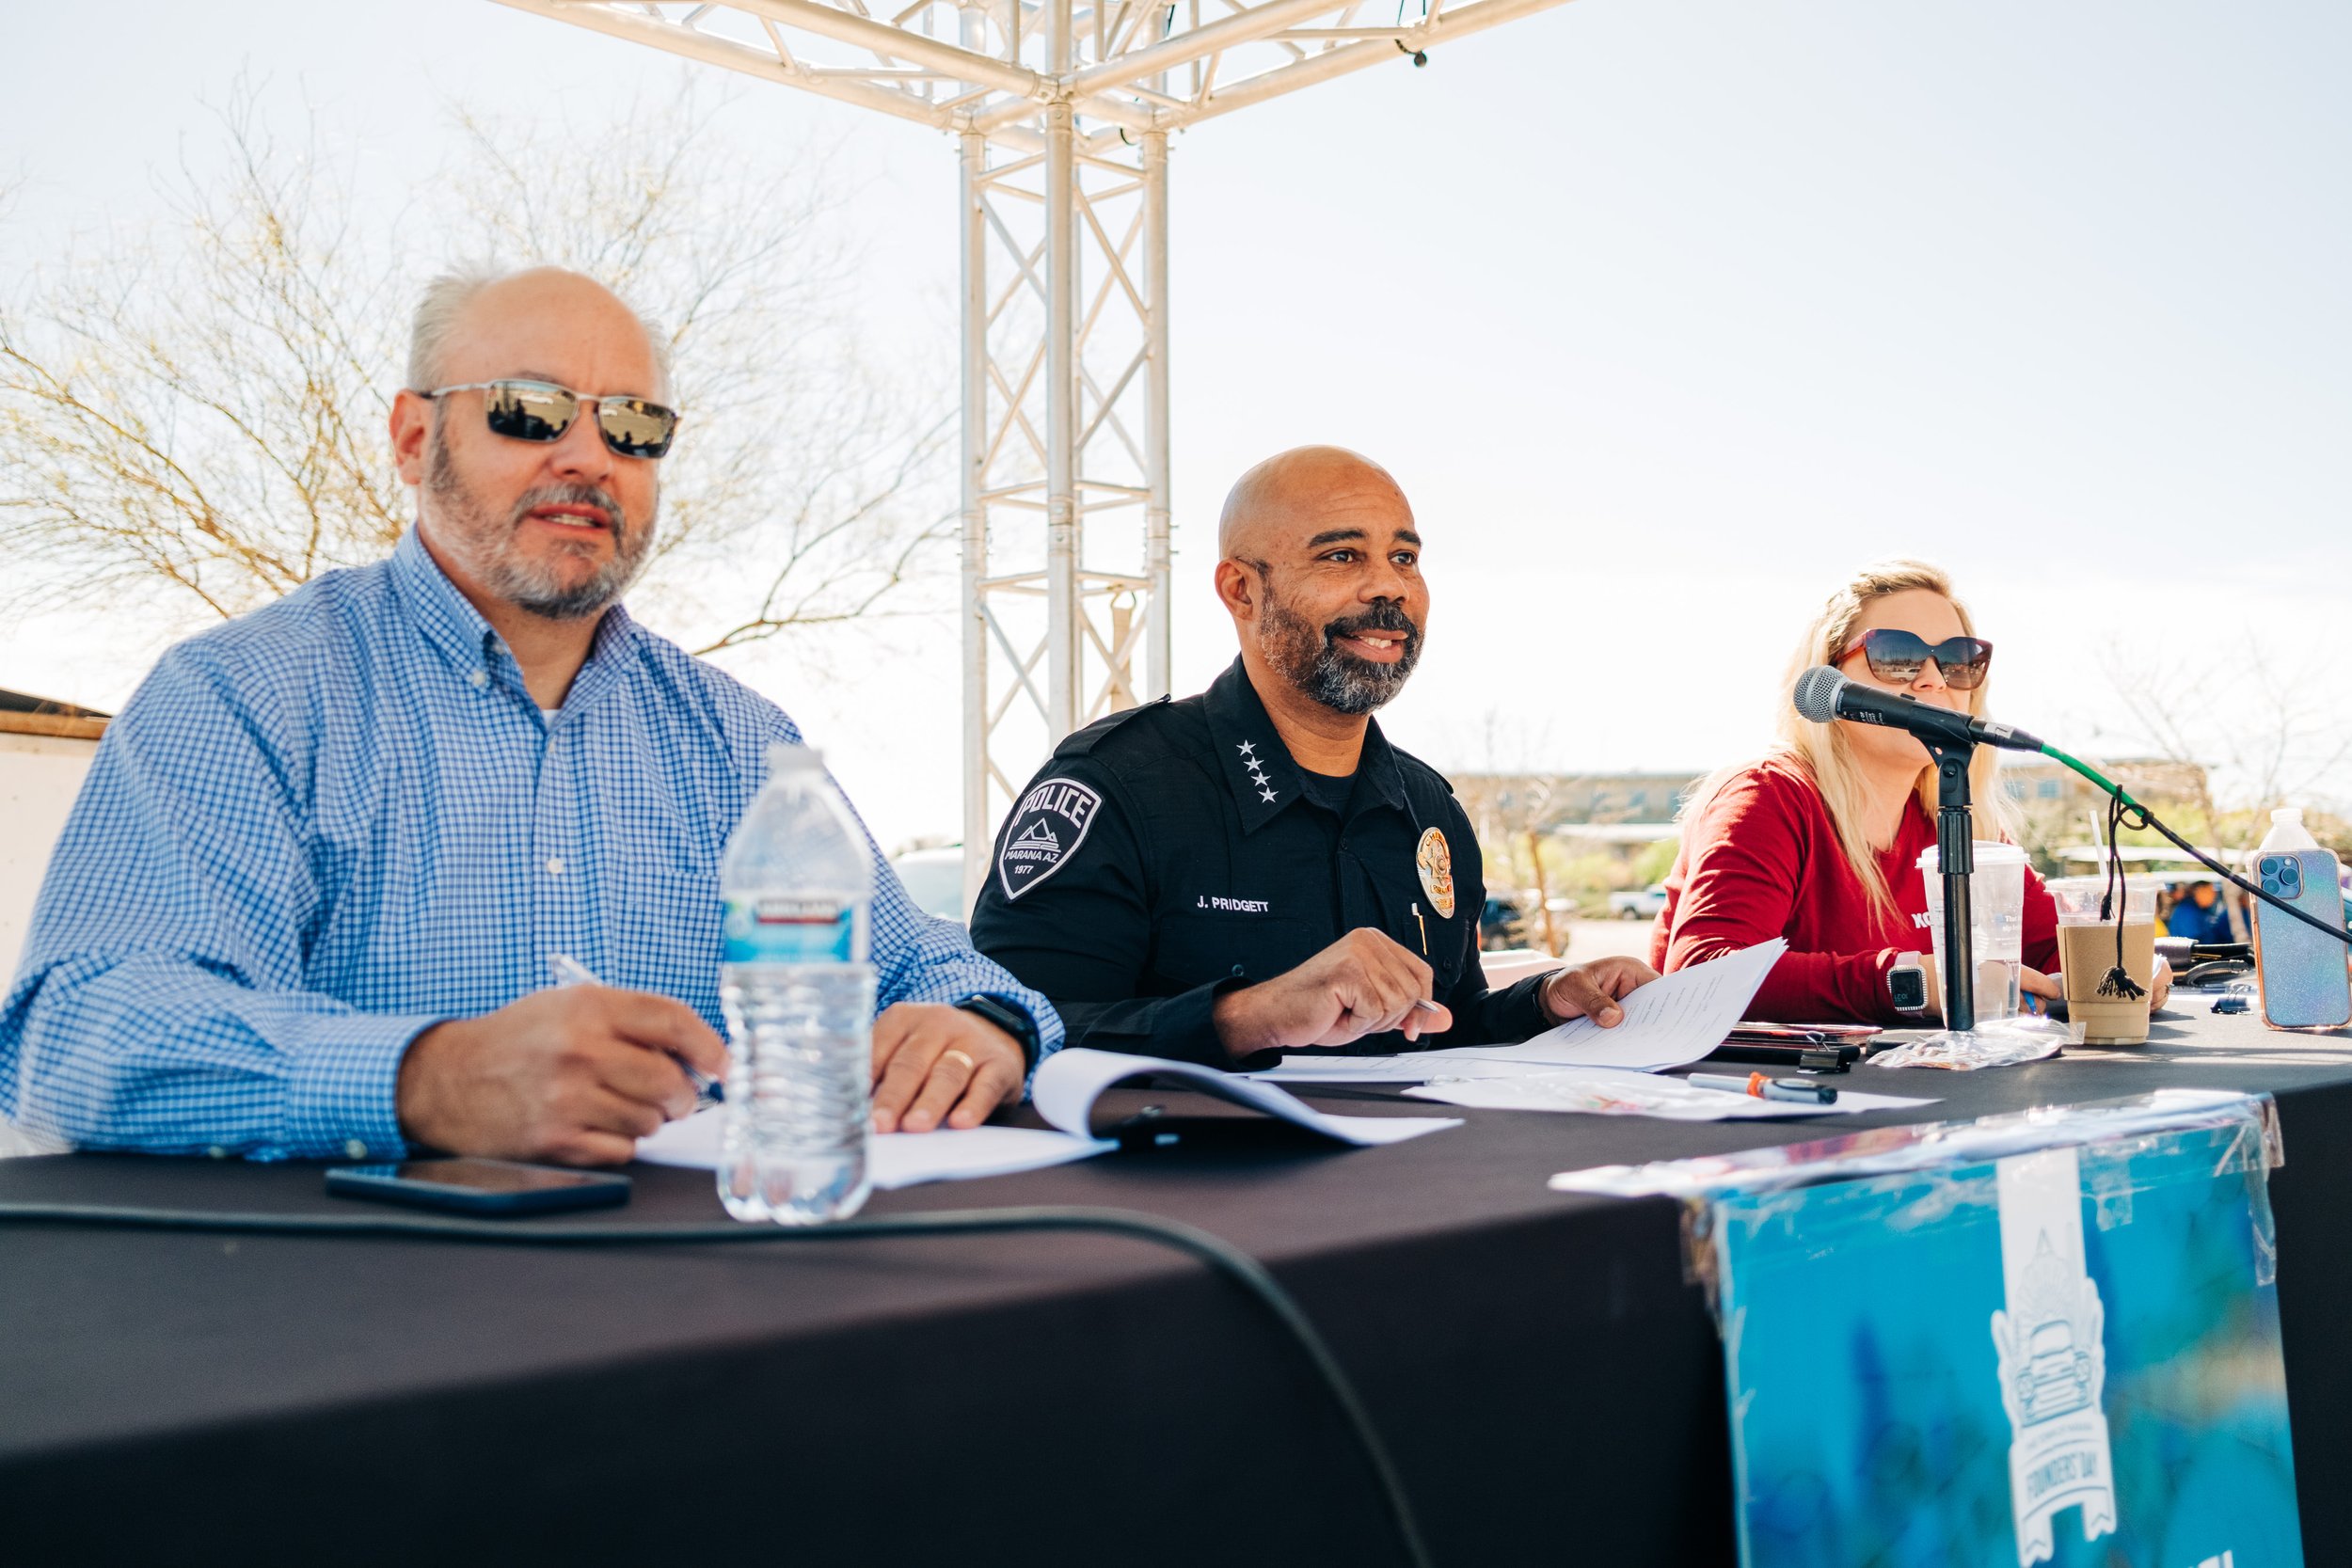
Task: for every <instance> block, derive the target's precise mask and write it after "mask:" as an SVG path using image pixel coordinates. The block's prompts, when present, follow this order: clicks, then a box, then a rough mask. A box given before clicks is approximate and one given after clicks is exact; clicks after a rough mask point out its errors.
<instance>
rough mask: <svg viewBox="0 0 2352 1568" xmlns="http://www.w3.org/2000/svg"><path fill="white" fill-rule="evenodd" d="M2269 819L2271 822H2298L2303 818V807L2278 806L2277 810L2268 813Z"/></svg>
mask: <svg viewBox="0 0 2352 1568" xmlns="http://www.w3.org/2000/svg"><path fill="white" fill-rule="evenodd" d="M2270 820H2272V821H2273V822H2300V821H2302V820H2303V808H2302V807H2301V806H2280V808H2279V809H2278V810H2277V811H2274V812H2272V813H2271V814H2270Z"/></svg>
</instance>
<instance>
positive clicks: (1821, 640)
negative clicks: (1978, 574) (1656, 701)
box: [1682, 561, 2014, 917]
mask: <svg viewBox="0 0 2352 1568" xmlns="http://www.w3.org/2000/svg"><path fill="white" fill-rule="evenodd" d="M1922 589H1923V590H1925V591H1926V592H1928V593H1931V594H1936V595H1937V596H1939V597H1940V598H1942V599H1943V600H1945V602H1947V604H1949V605H1950V606H1951V607H1952V610H1953V612H1954V613H1955V614H1957V615H1958V616H1959V617H1960V628H1961V630H1962V631H1963V632H1964V633H1966V634H1967V635H1968V636H1970V637H1974V636H1975V635H1976V633H1977V626H1976V622H1975V621H1974V620H1973V619H1972V618H1971V617H1970V616H1969V613H1968V607H1967V606H1966V605H1964V604H1963V603H1962V602H1961V600H1960V596H1959V595H1958V594H1954V593H1953V592H1952V579H1951V577H1950V576H1949V574H1947V572H1946V571H1945V570H1944V569H1943V568H1942V567H1941V566H1935V565H1931V564H1930V563H1929V562H1924V561H1881V562H1873V563H1871V564H1870V565H1867V566H1865V567H1863V568H1862V570H1860V571H1859V572H1856V573H1855V574H1854V575H1853V576H1852V577H1851V578H1849V579H1847V581H1846V582H1845V583H1844V584H1843V585H1842V586H1840V587H1839V588H1838V590H1837V591H1836V593H1834V594H1831V595H1830V596H1829V598H1828V599H1827V600H1826V601H1825V602H1824V603H1823V604H1822V606H1821V608H1820V612H1819V613H1818V614H1816V615H1815V616H1814V617H1813V622H1812V624H1811V625H1810V626H1806V627H1805V630H1804V637H1802V638H1801V639H1799V641H1798V642H1797V646H1796V650H1795V652H1794V653H1793V654H1792V655H1791V656H1790V657H1789V660H1788V669H1787V670H1786V671H1785V672H1784V673H1783V674H1782V677H1781V683H1780V689H1781V690H1782V691H1783V692H1787V691H1788V690H1790V689H1793V688H1794V687H1795V686H1796V684H1797V677H1798V676H1799V675H1801V674H1803V673H1804V672H1805V671H1806V670H1808V669H1810V668H1812V667H1813V666H1814V665H1816V664H1832V663H1835V662H1836V658H1837V656H1838V655H1840V654H1842V653H1844V652H1846V650H1847V649H1849V648H1851V646H1852V645H1853V641H1854V635H1855V633H1854V628H1855V626H1857V625H1859V624H1860V622H1861V620H1862V616H1863V612H1864V611H1865V610H1867V609H1868V608H1869V607H1870V606H1871V605H1872V604H1873V603H1875V602H1877V601H1878V600H1880V599H1883V598H1885V597H1887V596H1888V595H1889V594H1903V593H1909V592H1912V591H1914V590H1922ZM1992 685H1993V683H1992V680H1991V679H1990V678H1989V677H1988V678H1987V679H1985V680H1984V681H1981V682H1979V684H1978V686H1977V687H1976V689H1974V690H1971V691H1960V690H1958V689H1955V692H1954V694H1955V695H1957V696H1958V697H1960V698H1961V700H1962V704H1963V711H1965V712H1966V713H1968V714H1969V715H1970V716H1971V717H1972V718H1982V717H1983V716H1984V714H1985V712H1986V705H1987V702H1988V700H1989V698H1990V695H1991V691H1992ZM1773 728H1774V732H1775V736H1776V738H1777V744H1776V745H1775V746H1774V748H1773V752H1772V755H1773V756H1775V757H1777V758H1779V759H1780V760H1783V761H1787V762H1790V763H1793V764H1795V765H1796V766H1797V767H1798V768H1802V769H1803V770H1804V773H1805V775H1806V777H1808V778H1809V779H1811V780H1812V781H1813V787H1814V788H1816V789H1818V790H1820V794H1821V803H1822V804H1823V805H1824V806H1825V807H1827V808H1828V810H1829V819H1830V825H1831V826H1832V827H1833V828H1834V829H1836V833H1837V846H1838V847H1839V848H1840V849H1842V850H1844V851H1845V856H1846V863H1847V864H1848V865H1850V866H1851V867H1852V869H1853V874H1854V877H1855V879H1857V880H1859V881H1860V882H1861V883H1862V888H1863V892H1864V893H1865V894H1867V895H1868V896H1869V900H1870V905H1871V908H1872V909H1873V910H1875V911H1878V912H1879V914H1880V915H1882V916H1883V917H1884V916H1892V915H1893V914H1894V913H1895V895H1894V893H1893V891H1892V890H1891V889H1889V888H1888V887H1887V885H1886V879H1885V877H1884V876H1883V875H1882V874H1881V873H1880V871H1879V858H1878V850H1879V849H1880V848H1883V847H1884V846H1873V845H1872V844H1871V843H1870V835H1869V829H1868V827H1867V824H1866V823H1865V821H1864V811H1863V804H1864V791H1863V784H1862V777H1861V773H1860V771H1859V769H1857V768H1855V766H1854V756H1853V743H1852V741H1851V740H1850V739H1848V738H1847V733H1846V727H1845V725H1844V724H1842V723H1835V722H1833V723H1827V724H1819V723H1815V722H1814V721H1811V720H1809V719H1806V718H1804V717H1803V716H1801V715H1800V714H1799V713H1798V712H1797V710H1796V708H1795V707H1794V705H1791V704H1790V703H1788V701H1786V700H1785V699H1784V701H1783V702H1782V703H1781V708H1780V718H1779V721H1778V722H1777V723H1776V724H1775V725H1774V726H1773ZM1751 766H1753V765H1752V764H1740V765H1737V766H1734V767H1730V768H1722V769H1719V770H1718V771H1716V772H1714V773H1711V774H1709V775H1708V777H1707V778H1706V779H1705V780H1703V781H1702V782H1701V783H1700V784H1699V786H1698V787H1697V788H1696V789H1693V790H1692V792H1691V798H1690V800H1689V801H1688V802H1687V803H1686V804H1685V805H1684V806H1683V808H1682V840H1683V846H1684V848H1685V851H1686V853H1687V851H1688V849H1689V847H1690V844H1691V839H1692V833H1693V832H1694V831H1695V829H1696V826H1697V823H1698V820H1699V818H1700V816H1703V815H1704V814H1705V812H1706V810H1707V808H1708V805H1710V804H1711V803H1712V802H1713V801H1714V799H1715V797H1716V796H1717V795H1719V794H1721V793H1722V791H1723V788H1724V784H1728V783H1729V782H1730V781H1731V780H1732V779H1734V778H1736V777H1738V776H1739V775H1740V774H1741V773H1744V772H1746V771H1747V770H1748V768H1749V767H1751ZM1999 767H2000V756H1999V754H1998V753H1997V752H1995V751H1994V749H1993V748H1992V747H1990V746H1983V747H1979V748H1978V750H1977V754H1976V756H1975V757H1974V758H1973V759H1972V760H1971V761H1970V763H1969V767H1968V786H1969V794H1970V796H1971V797H1972V799H1973V800H1974V802H1975V805H1976V810H1977V820H1978V829H1977V832H1978V836H1979V837H1997V838H2002V839H2008V838H2011V837H2013V836H2014V835H2013V833H2012V832H2011V823H2012V817H2013V816H2014V813H2013V812H2012V810H2011V808H2010V803H2009V799H2008V797H2007V796H2005V795H2003V794H2002V793H2001V792H2000V790H1999V789H1998V788H1997V787H1995V779H1994V775H1995V772H1996V770H1997V769H1998V768H1999ZM1913 792H1914V793H1915V795H1916V796H1917V797H1918V799H1919V803H1920V804H1921V805H1922V806H1924V807H1925V808H1926V809H1927V810H1928V812H1929V813H1930V814H1931V815H1932V814H1933V812H1934V811H1935V807H1936V787H1935V767H1934V765H1933V764H1932V763H1925V764H1922V765H1921V767H1920V768H1919V777H1918V780H1917V782H1916V783H1915V784H1914V785H1913ZM1987 829H1990V830H1991V831H1990V832H1987Z"/></svg>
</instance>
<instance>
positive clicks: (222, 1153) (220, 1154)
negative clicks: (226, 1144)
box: [204, 1144, 229, 1160]
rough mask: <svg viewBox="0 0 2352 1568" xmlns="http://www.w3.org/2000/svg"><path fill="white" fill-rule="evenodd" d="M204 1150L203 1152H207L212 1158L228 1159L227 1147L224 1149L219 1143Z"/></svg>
mask: <svg viewBox="0 0 2352 1568" xmlns="http://www.w3.org/2000/svg"><path fill="white" fill-rule="evenodd" d="M204 1152H205V1153H206V1154H208V1155H210V1156H212V1157H213V1158H214V1159H215V1160H226V1159H228V1158H229V1151H228V1150H227V1149H225V1148H221V1147H220V1145H218V1144H215V1145H214V1146H213V1147H212V1148H208V1149H206V1150H205V1151H204Z"/></svg>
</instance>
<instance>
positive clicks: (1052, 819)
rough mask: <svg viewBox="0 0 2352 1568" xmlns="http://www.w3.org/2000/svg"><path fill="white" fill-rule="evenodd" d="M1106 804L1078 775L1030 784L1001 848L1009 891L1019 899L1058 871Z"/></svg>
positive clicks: (1002, 876) (1001, 878)
mask: <svg viewBox="0 0 2352 1568" xmlns="http://www.w3.org/2000/svg"><path fill="white" fill-rule="evenodd" d="M1102 806H1103V797H1102V796H1101V795H1100V794H1099V793H1097V792H1096V790H1095V789H1094V788H1093V786H1092V785H1090V784H1080V783H1079V782H1078V781H1077V780H1075V779H1064V778H1052V779H1040V780H1038V782H1037V783H1035V784H1031V785H1030V786H1029V792H1028V793H1027V794H1026V795H1024V796H1023V797H1021V803H1020V804H1019V805H1017V806H1015V807H1014V808H1013V812H1012V817H1011V819H1010V820H1009V821H1008V822H1007V823H1006V824H1005V836H1004V838H1003V839H1002V840H1000V841H999V843H998V846H997V849H996V881H997V884H998V885H999V886H1001V887H1002V888H1003V889H1004V890H1005V896H1006V897H1007V898H1018V897H1020V896H1021V895H1023V894H1025V893H1026V892H1028V891H1029V890H1030V889H1032V888H1034V887H1036V886H1037V885H1038V884H1039V883H1040V882H1041V881H1043V880H1045V879H1046V878H1048V877H1051V876H1052V875H1053V874H1054V873H1055V872H1057V871H1059V870H1060V869H1061V868H1062V866H1063V864H1064V863H1067V862H1068V861H1069V859H1070V857H1071V856H1073V855H1074V854H1076V853H1077V852H1078V846H1079V845H1081V844H1083V843H1085V842H1086V836H1087V830H1088V829H1089V828H1091V827H1093V826H1094V814H1095V813H1096V812H1098V811H1100V810H1101V809H1102Z"/></svg>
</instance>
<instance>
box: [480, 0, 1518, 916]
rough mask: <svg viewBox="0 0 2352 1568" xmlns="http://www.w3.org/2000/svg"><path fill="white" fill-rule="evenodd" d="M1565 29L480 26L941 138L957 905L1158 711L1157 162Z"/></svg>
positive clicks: (1329, 13) (1015, 10)
mask: <svg viewBox="0 0 2352 1568" xmlns="http://www.w3.org/2000/svg"><path fill="white" fill-rule="evenodd" d="M885 3H890V0H885ZM500 4H501V5H505V6H510V7H512V8H516V9H517V10H524V11H531V12H533V13H535V14H537V15H541V16H547V17H552V18H554V19H556V20H558V21H562V22H568V23H571V24H574V25H577V26H581V27H588V28H592V29H594V30H596V31H597V32H600V33H605V34H608V35H611V36H612V37H615V38H620V39H626V40H629V41H631V42H634V43H640V44H644V45H647V46H649V47H652V48H656V49H660V50H663V51H665V52H667V53H670V54H673V55H679V56H682V57H684V58H687V59H691V60H696V61H699V62H701V63H703V64H706V65H712V66H717V67H720V68H721V69H723V70H727V71H738V72H739V73H742V74H744V75H748V76H753V77H756V78H758V79H759V80H761V81H766V82H774V83H778V84H781V85H783V86H786V87H798V88H800V89H802V90H803V91H805V92H813V93H818V94H819V95H821V96H823V97H827V98H832V99H836V100H839V101H840V102H842V103H853V104H856V105H857V106H859V107H860V108H866V109H872V110H875V111H877V112H879V113H882V114H888V115H895V116H897V117H898V118H899V119H910V120H914V122H916V123H917V124H921V125H928V126H930V127H932V128H933V129H935V130H940V131H945V132H947V133H950V134H952V135H955V136H956V137H957V140H958V145H959V152H960V156H961V179H960V180H959V182H958V187H957V190H958V201H959V204H960V205H959V221H958V225H957V233H958V245H959V247H960V250H961V261H962V272H961V304H962V318H963V319H962V331H961V364H962V376H961V386H962V402H963V422H962V441H961V465H960V468H961V507H962V512H961V538H962V611H961V613H962V626H963V687H962V697H963V770H962V783H963V844H964V896H965V901H966V904H967V905H968V904H969V902H970V900H971V899H972V898H973V897H975V896H977V894H978V891H979V888H980V884H981V880H982V879H983V878H984V877H985V876H986V874H987V864H988V849H989V844H990V840H991V838H992V836H993V829H994V825H995V822H996V820H997V818H998V817H999V816H1000V815H1001V814H1002V813H1003V811H1004V810H1005V809H1006V808H1008V807H1009V805H1010V804H1011V803H1012V800H1013V792H1014V791H1015V790H1016V789H1018V788H1019V787H1020V784H1021V783H1022V781H1024V780H1025V779H1026V778H1027V776H1028V775H1029V773H1030V772H1031V770H1032V769H1033V768H1035V767H1036V765H1037V764H1038V763H1039V762H1040V761H1041V760H1042V759H1043V757H1044V756H1045V754H1046V752H1048V750H1050V748H1051V747H1052V745H1053V744H1054V743H1055V742H1056V741H1057V740H1059V739H1060V738H1061V736H1064V735H1067V734H1068V733H1069V732H1070V731H1071V730H1073V729H1074V728H1076V727H1077V726H1079V725H1081V724H1084V723H1087V722H1089V721H1091V720H1094V719H1096V718H1099V717H1101V716H1103V715H1104V714H1105V713H1109V712H1113V711H1116V710H1118V709H1120V708H1122V707H1128V706H1132V705H1135V704H1136V703H1138V702H1144V701H1149V700H1150V699H1151V698H1152V697H1156V696H1158V695H1160V694H1162V693H1164V692H1166V691H1167V690H1168V679H1169V666H1170V646H1169V637H1168V631H1169V622H1168V562H1169V523H1170V517H1171V513H1172V507H1171V490H1170V483H1169V461H1168V135H1169V134H1170V133H1172V132H1175V131H1179V130H1182V129H1184V127H1186V126H1189V125H1194V124H1198V123H1200V122H1201V121H1203V120H1206V119H1215V118H1216V117H1217V116H1220V115H1226V114H1231V113H1232V112H1233V111H1234V110H1236V109H1242V108H1247V107H1248V106H1249V105H1250V104H1253V103H1264V102H1266V101H1267V100H1268V99H1272V98H1277V97H1280V96H1281V95H1283V94H1285V93H1290V92H1295V91H1297V90H1299V89H1300V88H1302V87H1311V86H1313V85H1314V84H1316V83H1318V82H1327V81H1330V80H1331V79H1333V78H1334V77H1338V76H1343V75H1346V74H1348V73H1350V72H1353V71H1360V70H1363V69H1365V68H1366V67H1369V66H1374V65H1378V64H1381V63H1383V62H1386V61H1391V60H1397V59H1401V58H1403V57H1404V56H1405V55H1409V54H1412V53H1413V52H1415V51H1419V50H1428V49H1434V48H1436V47H1438V45H1439V44H1441V43H1444V42H1446V41H1449V40H1453V39H1455V38H1461V37H1466V36H1468V35H1470V34H1471V33H1475V32H1479V31H1482V30H1483V29H1485V28H1487V27H1492V26H1495V25H1498V24H1502V23H1504V22H1510V21H1514V20H1516V19H1518V18H1519V17H1522V16H1526V15H1529V14H1531V13H1533V12H1535V11H1539V10H1545V9H1548V8H1550V7H1553V6H1557V5H1562V4H1565V0H1464V3H1451V0H1422V10H1421V13H1420V14H1419V15H1418V16H1416V17H1414V18H1413V19H1412V20H1411V21H1410V22H1409V23H1407V22H1406V19H1405V10H1406V8H1409V6H1410V0H1408V3H1407V6H1406V7H1405V8H1399V9H1398V11H1396V12H1395V13H1394V15H1395V20H1394V22H1393V24H1390V23H1386V22H1383V21H1380V20H1377V19H1375V20H1373V21H1371V22H1369V23H1359V15H1360V14H1361V13H1364V12H1365V11H1366V10H1367V9H1369V7H1368V5H1367V3H1366V0H1255V3H1250V0H909V3H908V4H906V6H905V8H903V9H899V10H897V11H892V12H887V13H885V12H882V11H876V10H873V9H869V8H868V6H867V4H866V0H727V3H724V4H707V5H705V4H685V3H671V0H500ZM1138 664H1140V670H1138V668H1137V666H1138Z"/></svg>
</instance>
